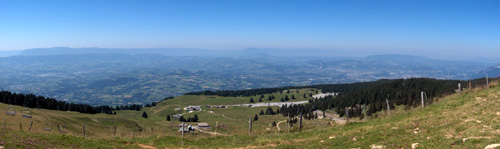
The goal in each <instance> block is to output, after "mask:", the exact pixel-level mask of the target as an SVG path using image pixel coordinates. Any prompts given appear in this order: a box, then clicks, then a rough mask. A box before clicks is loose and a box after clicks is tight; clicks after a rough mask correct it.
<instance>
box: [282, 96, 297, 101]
mask: <svg viewBox="0 0 500 149" xmlns="http://www.w3.org/2000/svg"><path fill="white" fill-rule="evenodd" d="M292 99H295V96H294V95H292ZM289 100H290V98H288V95H285V98H283V97H281V100H280V101H281V102H285V101H289Z"/></svg>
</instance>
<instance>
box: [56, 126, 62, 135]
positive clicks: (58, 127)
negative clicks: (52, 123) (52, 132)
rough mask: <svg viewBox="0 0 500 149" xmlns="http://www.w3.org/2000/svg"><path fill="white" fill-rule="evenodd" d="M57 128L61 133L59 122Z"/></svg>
mask: <svg viewBox="0 0 500 149" xmlns="http://www.w3.org/2000/svg"><path fill="white" fill-rule="evenodd" d="M57 130H58V131H59V133H62V131H61V127H60V126H59V124H57Z"/></svg>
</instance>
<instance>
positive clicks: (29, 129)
mask: <svg viewBox="0 0 500 149" xmlns="http://www.w3.org/2000/svg"><path fill="white" fill-rule="evenodd" d="M31 126H33V121H31V123H30V127H29V128H28V132H31Z"/></svg>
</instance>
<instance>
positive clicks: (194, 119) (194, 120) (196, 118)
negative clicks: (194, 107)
mask: <svg viewBox="0 0 500 149" xmlns="http://www.w3.org/2000/svg"><path fill="white" fill-rule="evenodd" d="M193 122H198V115H197V114H194V118H193Z"/></svg>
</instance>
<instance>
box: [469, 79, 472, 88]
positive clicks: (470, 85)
mask: <svg viewBox="0 0 500 149" xmlns="http://www.w3.org/2000/svg"><path fill="white" fill-rule="evenodd" d="M469 90H472V82H471V81H470V80H469Z"/></svg>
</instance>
